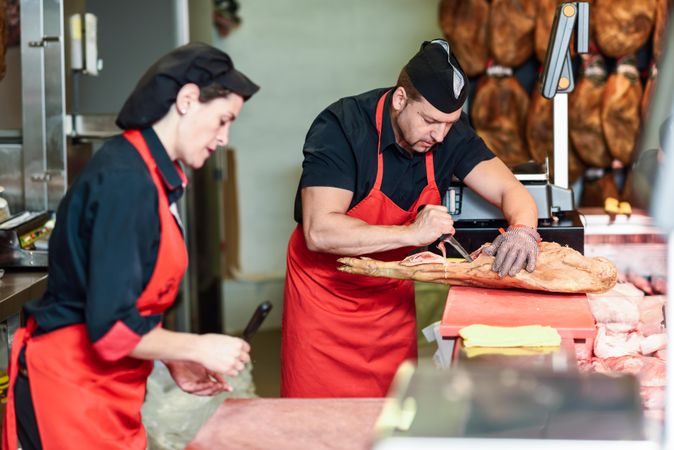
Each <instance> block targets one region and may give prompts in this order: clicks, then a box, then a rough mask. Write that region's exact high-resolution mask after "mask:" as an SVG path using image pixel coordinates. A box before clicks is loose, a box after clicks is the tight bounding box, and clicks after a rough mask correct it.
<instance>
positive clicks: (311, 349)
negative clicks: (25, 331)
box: [281, 39, 539, 397]
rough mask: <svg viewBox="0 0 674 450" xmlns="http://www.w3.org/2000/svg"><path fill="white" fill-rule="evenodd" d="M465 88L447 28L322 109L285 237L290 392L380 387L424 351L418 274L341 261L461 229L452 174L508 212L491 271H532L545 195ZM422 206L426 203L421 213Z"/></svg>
mask: <svg viewBox="0 0 674 450" xmlns="http://www.w3.org/2000/svg"><path fill="white" fill-rule="evenodd" d="M468 89H469V87H468V79H467V78H466V76H465V74H464V72H463V70H462V69H461V66H460V65H459V63H458V61H457V59H456V58H455V56H454V55H453V54H452V52H451V51H450V48H449V45H448V44H447V42H445V41H443V40H440V39H438V40H435V41H431V42H424V43H423V45H422V46H421V49H420V50H419V52H418V53H417V54H416V55H414V57H412V59H411V60H410V61H409V62H408V63H407V65H406V66H405V67H404V68H403V70H402V71H401V73H400V76H399V79H398V83H397V86H396V87H394V88H387V89H376V90H373V91H370V92H366V93H364V94H361V95H357V96H354V97H347V98H343V99H341V100H339V101H337V102H336V103H333V104H332V105H330V106H329V107H328V108H327V109H325V110H324V111H323V112H322V113H320V114H319V116H318V117H317V118H316V119H315V121H314V123H313V124H312V126H311V128H310V129H309V132H308V134H307V137H306V141H305V144H304V162H303V165H302V167H303V173H302V178H301V180H300V184H299V188H298V192H297V197H296V200H295V220H296V221H297V222H298V225H297V227H296V228H295V231H294V232H293V234H292V236H291V237H290V242H289V245H288V258H287V274H286V285H285V302H284V315H283V329H282V351H281V365H282V369H281V372H282V387H281V391H282V392H281V393H282V395H283V396H286V397H376V396H383V395H385V394H386V392H387V390H388V388H389V385H390V383H391V379H392V377H393V374H394V372H395V371H396V369H397V367H398V365H399V364H400V363H401V362H403V360H405V359H408V358H412V359H415V358H416V354H417V343H416V318H415V307H414V286H413V284H412V282H410V281H401V280H393V279H385V278H374V277H362V276H358V275H350V274H345V273H342V272H338V271H337V266H338V264H337V262H336V259H337V258H338V257H339V256H347V255H351V256H353V255H374V257H376V258H377V259H384V260H399V259H402V258H403V257H404V256H405V255H406V254H407V253H409V252H410V250H412V249H414V248H415V247H421V246H425V245H428V244H430V243H432V242H433V241H435V240H436V239H438V238H439V237H440V236H441V235H443V234H453V233H454V228H453V222H452V218H451V217H450V215H449V214H448V211H447V208H445V207H444V206H440V197H441V192H444V191H445V190H446V188H447V187H448V185H449V183H450V180H451V178H452V176H457V177H458V178H460V179H462V180H463V181H464V183H465V184H466V185H467V186H469V187H470V188H471V189H473V190H474V191H476V192H477V193H479V194H480V195H482V196H483V197H484V198H485V199H487V200H488V201H489V202H491V203H493V204H494V205H496V206H498V207H500V208H501V209H502V211H503V214H504V216H505V218H506V219H507V220H508V222H509V223H510V224H512V225H511V226H510V227H509V228H508V230H507V231H506V232H505V234H503V235H501V236H499V237H498V238H497V239H496V240H495V242H494V245H493V246H491V247H490V248H489V249H488V250H487V251H488V252H490V254H492V255H493V254H496V259H495V264H494V267H493V269H494V270H496V271H498V272H499V274H500V275H501V276H506V275H515V274H516V273H517V272H518V271H520V270H521V269H522V268H524V267H526V269H527V270H529V271H532V270H533V269H534V266H535V264H536V256H537V252H538V241H539V236H538V233H537V232H536V228H535V227H536V225H537V210H536V204H535V202H534V200H533V198H532V197H531V196H530V195H529V193H528V192H527V190H526V189H525V188H524V187H523V186H522V185H521V184H520V183H519V182H518V181H517V179H515V177H514V176H513V175H512V173H511V172H510V170H508V168H507V167H506V166H505V165H504V164H503V163H502V162H501V161H500V160H499V159H498V158H495V157H494V155H493V154H492V153H491V152H490V151H489V150H488V149H487V147H486V146H485V144H484V142H483V141H482V140H481V139H480V138H479V137H478V136H477V135H476V134H475V132H474V131H473V129H472V128H471V127H470V126H469V124H468V121H467V117H466V115H465V114H462V112H461V107H462V106H463V103H464V101H465V99H466V96H467V95H468ZM422 205H430V206H427V207H425V208H423V209H422V210H421V212H418V211H419V209H420V207H421V206H422Z"/></svg>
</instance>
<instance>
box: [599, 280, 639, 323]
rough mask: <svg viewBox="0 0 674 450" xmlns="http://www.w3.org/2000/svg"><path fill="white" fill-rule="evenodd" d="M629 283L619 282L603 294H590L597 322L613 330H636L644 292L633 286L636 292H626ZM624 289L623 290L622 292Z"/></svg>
mask: <svg viewBox="0 0 674 450" xmlns="http://www.w3.org/2000/svg"><path fill="white" fill-rule="evenodd" d="M626 285H627V283H618V284H616V285H615V286H614V287H613V289H611V290H609V291H607V292H605V293H602V294H588V296H587V300H588V303H589V304H590V310H591V311H592V315H593V316H594V319H595V321H596V322H597V324H601V325H602V326H603V327H605V328H608V330H610V331H612V332H628V331H632V330H636V329H637V326H638V325H639V306H638V305H639V301H640V300H641V298H642V297H643V292H641V291H639V290H638V289H636V288H634V287H632V289H634V291H636V292H635V293H632V294H630V293H627V292H625V288H624V286H626ZM621 291H622V292H621Z"/></svg>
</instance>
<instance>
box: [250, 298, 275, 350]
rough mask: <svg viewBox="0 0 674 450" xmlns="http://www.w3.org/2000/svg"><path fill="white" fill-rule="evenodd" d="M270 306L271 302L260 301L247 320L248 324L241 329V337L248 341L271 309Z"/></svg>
mask: <svg viewBox="0 0 674 450" xmlns="http://www.w3.org/2000/svg"><path fill="white" fill-rule="evenodd" d="M271 308H272V304H271V302H269V301H265V302H262V303H260V304H259V305H258V307H257V308H256V309H255V312H254V313H253V316H252V317H251V318H250V320H249V321H248V325H246V328H245V329H244V330H243V339H244V340H245V341H246V342H250V338H252V337H253V335H254V334H255V333H256V332H257V330H258V328H260V325H262V322H264V319H265V318H266V317H267V315H268V314H269V311H271Z"/></svg>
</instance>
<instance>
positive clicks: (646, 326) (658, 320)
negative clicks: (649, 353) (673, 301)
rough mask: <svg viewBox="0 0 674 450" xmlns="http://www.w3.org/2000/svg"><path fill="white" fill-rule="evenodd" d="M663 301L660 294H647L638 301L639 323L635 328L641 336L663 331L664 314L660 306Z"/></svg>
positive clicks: (663, 298)
mask: <svg viewBox="0 0 674 450" xmlns="http://www.w3.org/2000/svg"><path fill="white" fill-rule="evenodd" d="M665 301H666V300H665V297H664V296H662V295H648V296H646V297H644V298H643V300H642V301H640V302H639V324H638V326H637V329H638V330H639V333H641V334H642V335H643V336H650V335H652V334H660V333H662V332H663V326H662V321H663V320H664V315H663V313H662V307H663V305H664V304H665Z"/></svg>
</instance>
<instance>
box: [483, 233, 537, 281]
mask: <svg viewBox="0 0 674 450" xmlns="http://www.w3.org/2000/svg"><path fill="white" fill-rule="evenodd" d="M540 241H541V236H540V235H539V234H538V232H537V231H536V230H535V229H533V228H531V227H527V226H517V225H512V226H510V227H508V231H506V232H505V233H502V234H500V235H499V236H498V237H497V238H496V239H494V242H492V244H491V245H490V246H489V247H487V248H485V249H484V250H483V252H484V253H485V254H486V255H489V256H496V258H495V259H494V264H493V265H492V267H491V270H493V271H494V272H498V275H499V276H500V277H501V278H503V277H504V276H506V274H508V275H510V276H511V277H514V276H515V275H517V273H518V272H519V271H520V270H522V269H523V268H524V267H525V265H526V269H527V272H533V271H534V269H535V268H536V259H537V258H538V243H539V242H540Z"/></svg>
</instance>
